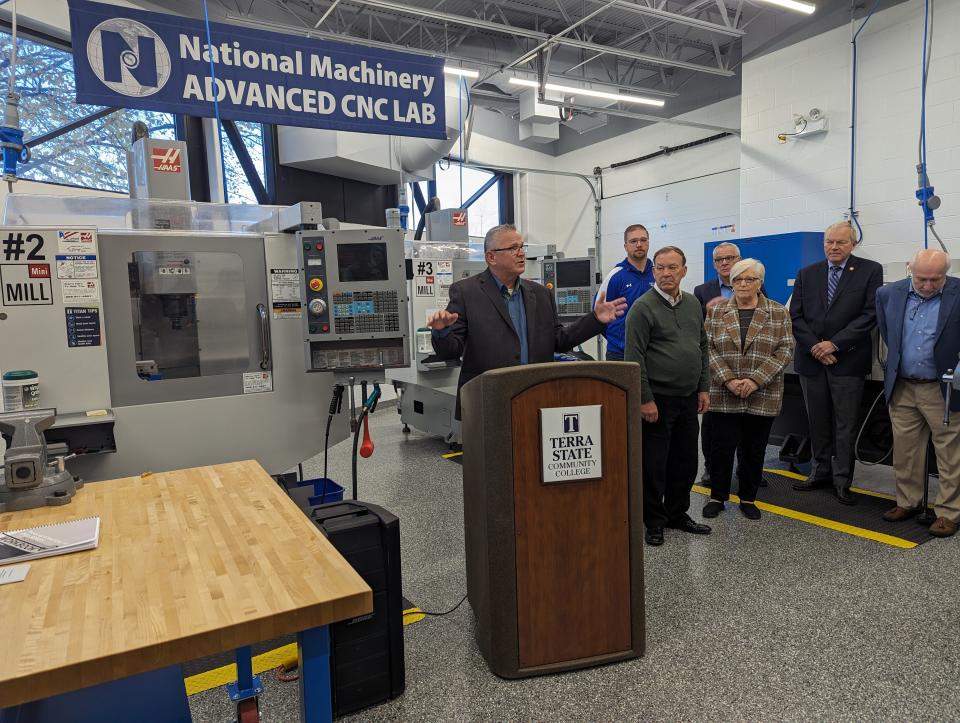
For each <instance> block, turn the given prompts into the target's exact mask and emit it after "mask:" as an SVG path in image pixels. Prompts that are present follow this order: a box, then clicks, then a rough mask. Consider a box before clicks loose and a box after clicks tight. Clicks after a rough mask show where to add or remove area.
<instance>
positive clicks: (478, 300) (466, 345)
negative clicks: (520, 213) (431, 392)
mask: <svg viewBox="0 0 960 723" xmlns="http://www.w3.org/2000/svg"><path fill="white" fill-rule="evenodd" d="M520 283H521V284H522V286H523V306H524V311H525V313H526V316H527V347H528V355H529V361H530V363H531V364H539V363H544V362H552V361H553V354H554V352H562V351H569V350H570V349H572V348H573V347H575V346H576V345H577V344H582V343H583V342H585V341H587V340H588V339H590V338H592V337H594V336H596V335H597V334H602V333H603V331H604V329H606V324H601V323H600V322H599V321H597V318H596V317H595V316H594V315H593V312H590V313H588V314H585V315H584V316H582V317H581V318H580V319H578V320H577V321H575V322H573V323H572V324H570V325H569V326H563V324H561V323H560V319H559V317H558V316H557V306H556V302H555V301H554V298H553V294H551V293H550V292H549V291H547V289H546V288H544V287H543V286H541V285H540V284H537V283H534V282H533V281H529V280H527V279H520ZM447 311H450V312H456V313H457V314H459V315H460V318H459V319H457V321H456V323H454V324H453V326H451V327H449V329H450V333H449V334H447V335H445V336H439V335H437V334H434V335H433V349H434V351H435V352H436V353H437V356H438V357H440V358H441V359H458V358H460V357H461V356H462V357H463V366H462V367H461V369H460V379H459V381H458V382H457V412H456V416H457V419H460V387H462V386H463V385H464V384H466V383H467V382H469V381H470V380H471V379H473V378H474V377H476V376H479V375H481V374H483V373H484V372H485V371H488V370H490V369H500V368H502V367H511V366H517V365H519V364H520V337H518V336H517V332H516V330H515V329H514V328H513V322H512V321H511V320H510V314H509V313H508V312H507V305H506V303H505V302H504V300H503V297H502V296H501V295H500V289H499V287H498V286H497V281H496V279H494V278H493V274H491V273H490V269H487V270H486V271H484V272H483V273H480V274H477V275H476V276H471V277H470V278H467V279H463V280H461V281H457V282H456V283H454V284H453V285H452V286H451V287H450V303H449V304H447Z"/></svg>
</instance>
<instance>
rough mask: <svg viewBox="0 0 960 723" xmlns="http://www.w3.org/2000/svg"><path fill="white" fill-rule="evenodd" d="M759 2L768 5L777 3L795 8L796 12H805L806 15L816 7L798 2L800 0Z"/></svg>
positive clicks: (791, 8)
mask: <svg viewBox="0 0 960 723" xmlns="http://www.w3.org/2000/svg"><path fill="white" fill-rule="evenodd" d="M760 2H765V3H767V4H769V5H779V6H780V7H782V8H787V9H788V10H796V11H797V12H801V13H806V14H807V15H810V14H812V13H813V11H814V10H816V9H817V6H816V5H811V4H810V3H805V2H800V0H760Z"/></svg>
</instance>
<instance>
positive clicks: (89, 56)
mask: <svg viewBox="0 0 960 723" xmlns="http://www.w3.org/2000/svg"><path fill="white" fill-rule="evenodd" d="M70 34H71V39H72V42H73V66H74V74H75V76H76V83H77V102H78V103H89V104H91V105H106V106H116V107H121V108H140V109H143V110H155V111H163V112H167V113H184V114H187V115H195V116H210V117H212V116H213V115H215V111H214V98H216V100H217V103H218V105H219V111H220V116H221V118H225V119H232V120H245V121H254V122H257V123H273V124H276V125H289V126H308V127H313V128H328V129H332V130H342V131H356V132H360V133H380V134H384V135H398V136H420V137H423V138H441V139H442V138H446V125H445V118H444V114H445V108H444V83H443V59H442V58H431V57H426V56H420V55H410V54H406V53H399V52H393V51H390V50H379V49H374V48H367V47H362V46H359V45H350V44H347V43H334V42H329V41H325V40H316V39H313V38H304V37H299V36H296V35H283V34H280V33H273V32H267V31H263V30H253V29H247V28H244V27H239V26H235V25H224V24H220V23H211V24H210V40H211V42H209V43H208V42H207V31H206V26H205V25H204V22H203V21H202V20H194V19H192V18H184V17H179V16H175V15H164V14H161V13H151V12H145V11H141V10H134V9H132V8H127V7H117V6H114V5H105V4H102V3H94V2H87V1H86V0H70Z"/></svg>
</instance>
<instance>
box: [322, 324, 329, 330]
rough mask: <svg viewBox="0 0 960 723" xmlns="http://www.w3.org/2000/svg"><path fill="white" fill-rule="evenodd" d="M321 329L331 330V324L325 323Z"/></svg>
mask: <svg viewBox="0 0 960 723" xmlns="http://www.w3.org/2000/svg"><path fill="white" fill-rule="evenodd" d="M320 331H330V325H329V324H324V325H323V326H321V327H320Z"/></svg>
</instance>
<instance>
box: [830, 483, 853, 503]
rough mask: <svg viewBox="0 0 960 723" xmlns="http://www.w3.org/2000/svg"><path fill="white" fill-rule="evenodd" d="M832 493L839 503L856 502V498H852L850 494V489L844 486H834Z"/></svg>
mask: <svg viewBox="0 0 960 723" xmlns="http://www.w3.org/2000/svg"><path fill="white" fill-rule="evenodd" d="M833 494H834V496H836V498H837V499H838V500H840V504H843V505H855V504H857V500H856V499H855V498H854V496H853V495H852V494H850V490H849V489H848V488H846V487H834V488H833Z"/></svg>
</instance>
